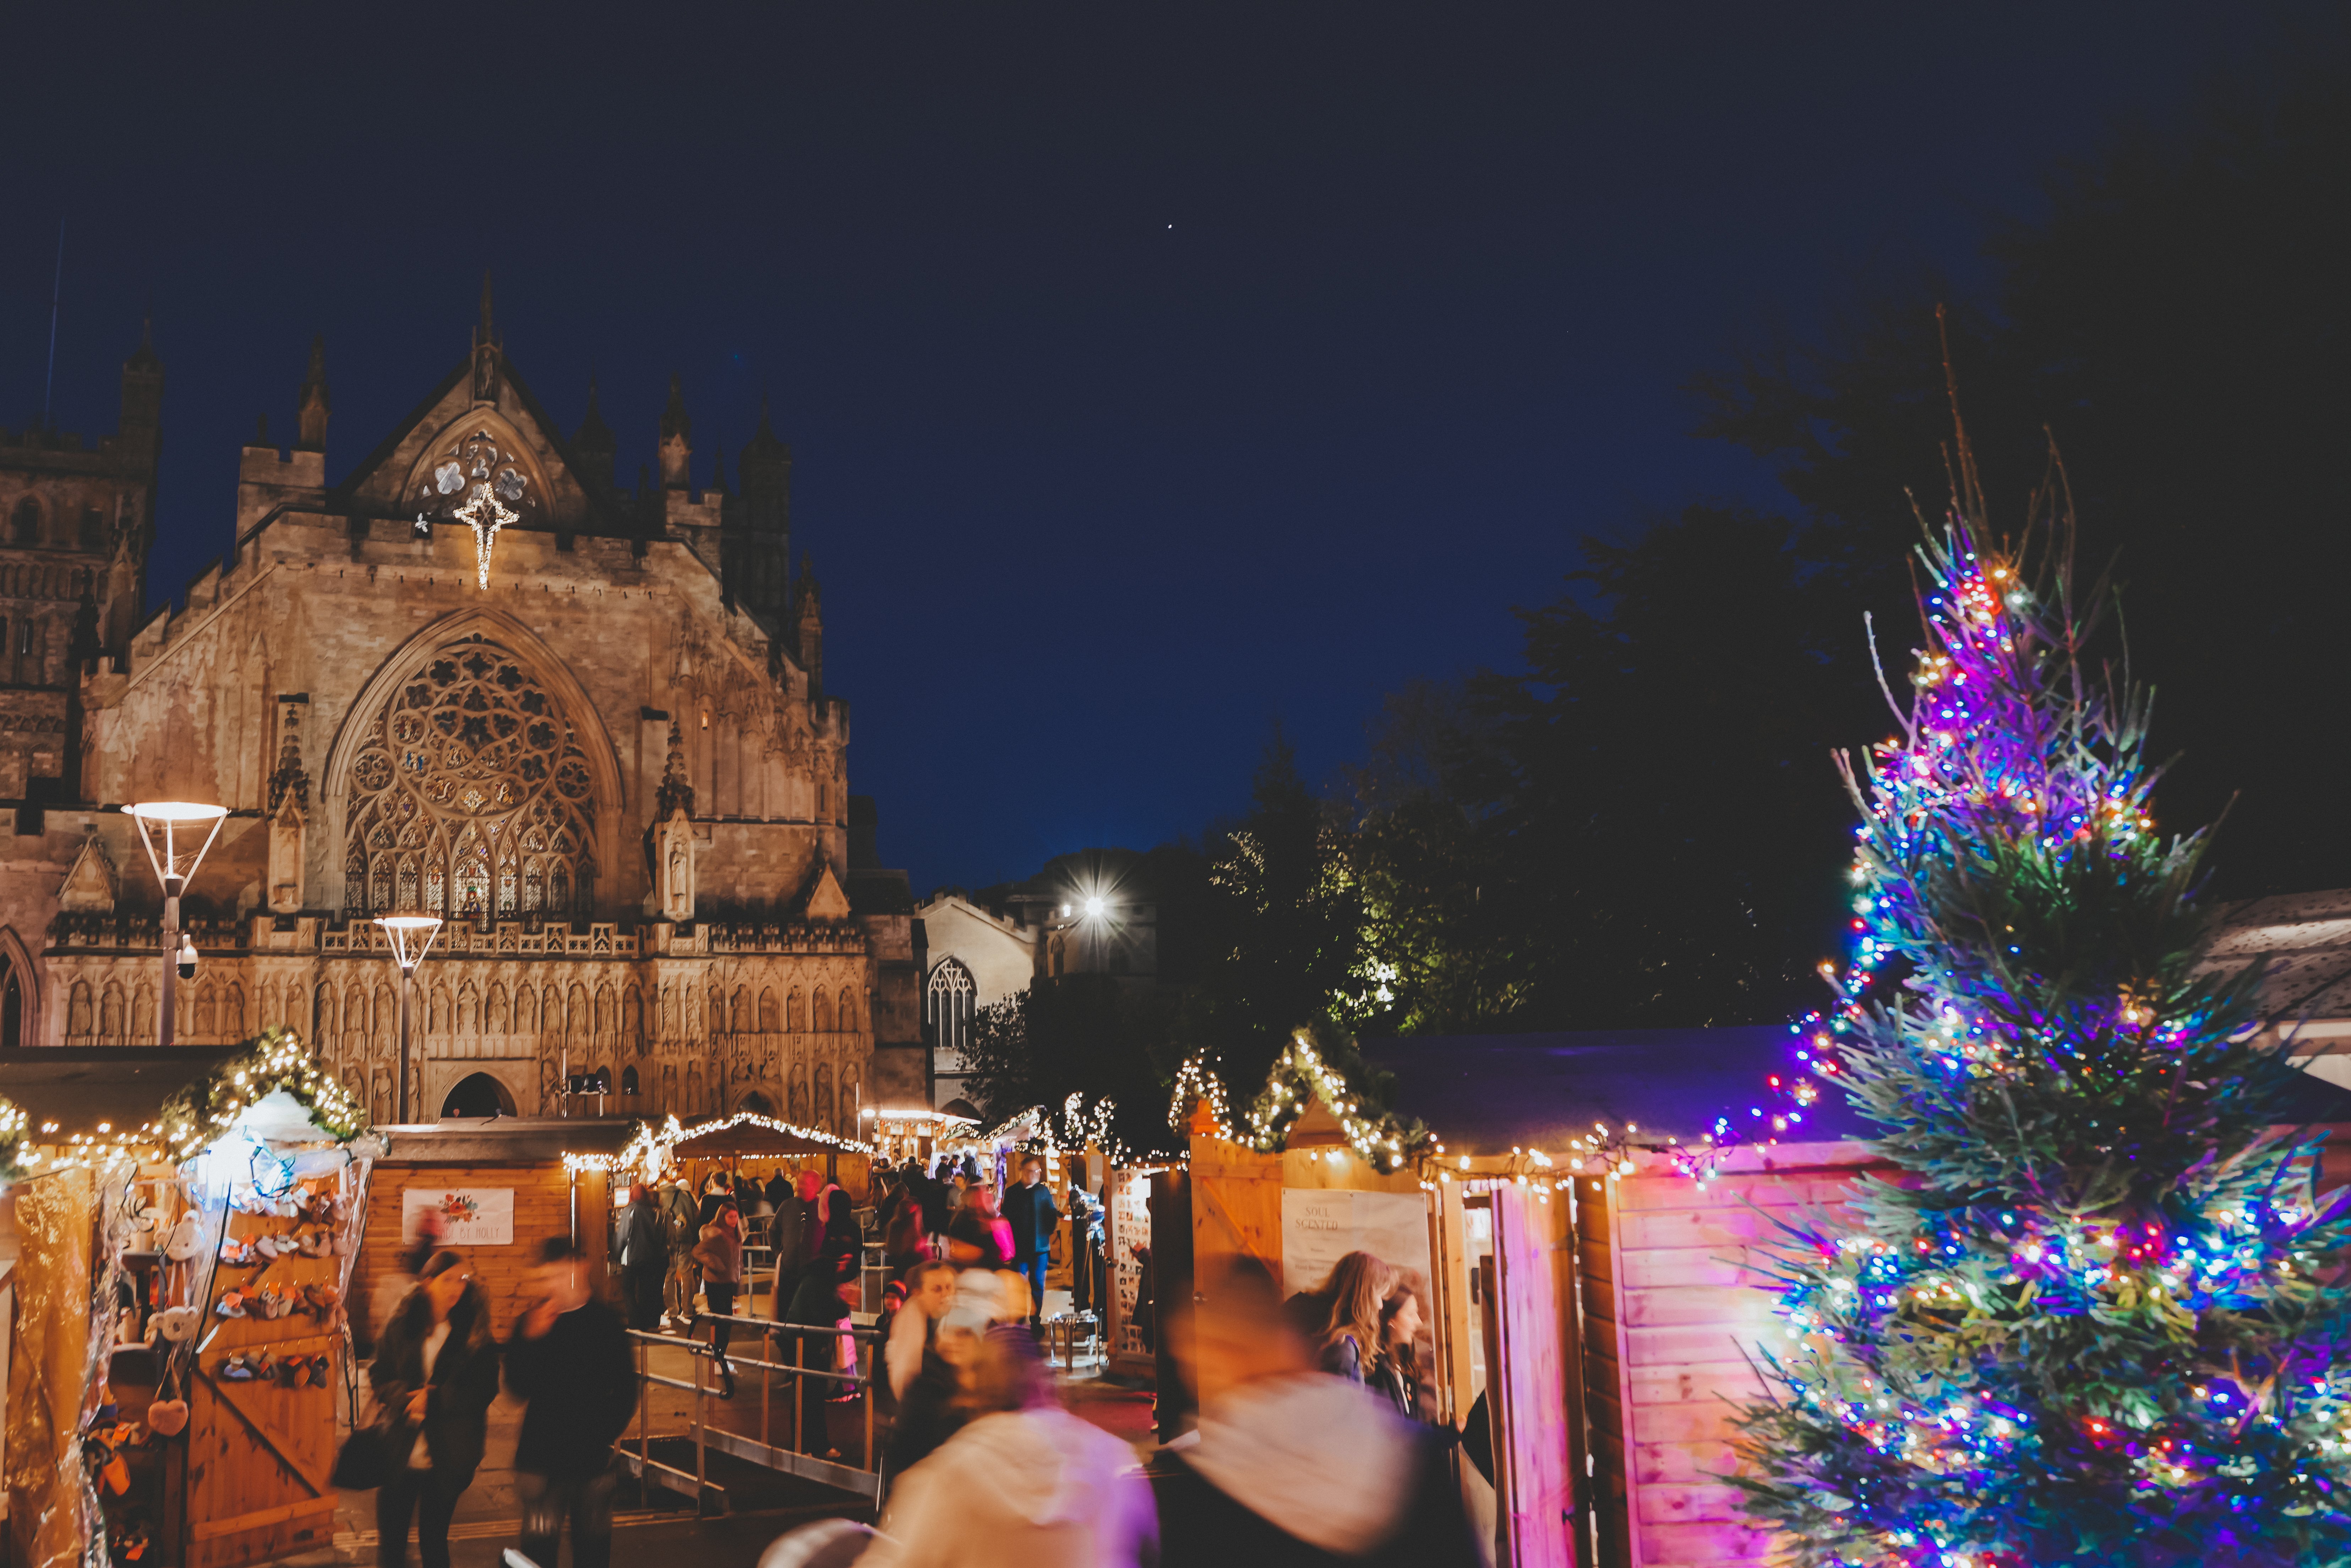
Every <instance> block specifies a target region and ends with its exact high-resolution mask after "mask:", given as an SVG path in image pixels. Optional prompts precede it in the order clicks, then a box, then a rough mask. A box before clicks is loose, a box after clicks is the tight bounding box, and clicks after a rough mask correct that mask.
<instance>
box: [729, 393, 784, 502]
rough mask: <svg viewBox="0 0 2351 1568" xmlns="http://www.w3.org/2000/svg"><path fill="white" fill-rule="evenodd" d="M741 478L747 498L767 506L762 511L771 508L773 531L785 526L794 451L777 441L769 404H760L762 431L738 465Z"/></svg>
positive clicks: (759, 430) (760, 425)
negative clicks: (769, 413) (784, 517)
mask: <svg viewBox="0 0 2351 1568" xmlns="http://www.w3.org/2000/svg"><path fill="white" fill-rule="evenodd" d="M736 467H737V470H738V471H739V473H740V474H741V476H742V480H743V495H744V498H745V499H747V500H750V501H756V502H763V503H767V504H768V507H762V508H761V509H762V510H768V508H770V507H771V508H772V511H773V516H774V518H775V520H774V523H773V524H772V526H773V527H777V528H781V527H782V526H783V505H784V497H785V496H786V494H787V493H788V492H789V489H790V486H791V476H792V449H791V448H790V447H789V446H787V445H785V444H783V443H782V442H780V441H778V440H777V439H776V427H775V425H774V423H772V422H771V420H770V419H769V417H768V400H767V399H766V398H764V397H763V398H761V399H760V400H759V428H758V429H757V430H755V431H753V432H752V433H751V439H750V441H749V442H748V443H747V444H746V445H745V446H744V448H743V455H742V457H741V458H740V459H739V460H737V463H736Z"/></svg>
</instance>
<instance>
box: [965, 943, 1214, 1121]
mask: <svg viewBox="0 0 2351 1568" xmlns="http://www.w3.org/2000/svg"><path fill="white" fill-rule="evenodd" d="M1175 1005H1176V1002H1175V1000H1174V999H1172V998H1163V997H1160V996H1156V995H1155V994H1153V993H1151V992H1148V991H1139V990H1137V989H1135V988H1130V987H1126V986H1123V985H1121V984H1120V983H1119V981H1118V980H1117V979H1116V978H1115V977H1113V976H1109V975H1092V974H1086V975H1065V976H1063V977H1061V978H1059V979H1046V980H1040V981H1038V982H1037V983H1036V984H1035V985H1033V986H1031V987H1030V988H1029V989H1027V990H1025V991H1021V992H1019V993H1018V994H1017V995H1015V996H1012V997H1008V998H1006V999H1005V1000H1003V1001H1000V1002H996V1003H992V1004H990V1005H989V1006H987V1007H984V1008H982V1009H979V1010H978V1012H977V1014H975V1015H974V1017H973V1019H972V1030H971V1043H970V1045H969V1047H968V1048H967V1051H966V1052H965V1060H966V1061H967V1064H968V1069H969V1071H970V1073H971V1078H970V1080H969V1089H970V1092H971V1093H972V1094H973V1096H974V1097H975V1098H976V1099H977V1102H978V1103H979V1104H980V1105H981V1107H982V1108H983V1109H985V1111H986V1112H987V1115H988V1116H989V1117H990V1118H991V1119H997V1120H1000V1119H1002V1118H1004V1117H1007V1116H1010V1115H1012V1114H1014V1113H1017V1112H1019V1111H1021V1110H1023V1109H1025V1108H1027V1107H1029V1106H1030V1105H1042V1106H1045V1107H1046V1108H1047V1109H1049V1110H1058V1109H1059V1108H1060V1107H1061V1103H1062V1102H1063V1101H1064V1100H1066V1099H1067V1098H1068V1097H1069V1096H1070V1095H1071V1094H1081V1095H1083V1096H1084V1097H1085V1099H1086V1101H1087V1103H1095V1102H1098V1101H1101V1100H1105V1099H1107V1100H1111V1101H1113V1102H1115V1103H1116V1105H1117V1113H1116V1119H1115V1120H1114V1122H1113V1127H1114V1128H1115V1129H1116V1130H1117V1132H1118V1133H1119V1134H1120V1135H1121V1136H1122V1137H1123V1138H1125V1139H1126V1141H1127V1143H1128V1144H1129V1145H1132V1146H1134V1147H1135V1148H1138V1149H1148V1148H1155V1147H1158V1146H1160V1145H1163V1144H1165V1142H1166V1139H1167V1127H1166V1104H1167V1089H1166V1085H1167V1084H1168V1083H1169V1082H1172V1081H1173V1079H1174V1077H1175V1067H1176V1065H1177V1063H1176V1062H1175V1061H1165V1060H1164V1058H1165V1050H1166V1045H1167V1042H1168V1040H1170V1038H1171V1030H1170V1028H1169V1023H1168V1016H1167V1015H1168V1014H1169V1013H1170V1012H1171V1011H1172V1010H1173V1009H1174V1008H1175Z"/></svg>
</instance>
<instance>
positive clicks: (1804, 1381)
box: [1741, 447, 2351, 1568]
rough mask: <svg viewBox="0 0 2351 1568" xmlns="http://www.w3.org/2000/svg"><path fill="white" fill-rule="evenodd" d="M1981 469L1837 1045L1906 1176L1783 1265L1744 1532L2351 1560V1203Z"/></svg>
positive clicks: (1948, 1556) (2121, 711)
mask: <svg viewBox="0 0 2351 1568" xmlns="http://www.w3.org/2000/svg"><path fill="white" fill-rule="evenodd" d="M1958 456H1959V465H1960V466H1959V479H1960V484H1961V486H1962V487H1963V493H1964V495H1965V497H1966V505H1965V507H1964V511H1963V512H1962V511H1961V509H1960V508H1959V507H1958V506H1957V505H1956V504H1955V507H1954V516H1953V518H1952V521H1951V523H1950V526H1949V528H1948V530H1947V531H1945V532H1944V533H1942V534H1941V535H1940V536H1939V537H1938V538H1937V539H1936V540H1935V541H1934V542H1933V543H1932V544H1931V545H1930V546H1929V547H1928V548H1927V549H1922V551H1921V552H1920V553H1921V559H1922V560H1923V561H1924V564H1925V567H1926V572H1925V576H1926V579H1927V581H1926V587H1927V591H1928V594H1927V598H1926V608H1927V612H1928V624H1927V637H1926V646H1925V650H1924V652H1923V653H1921V654H1920V656H1919V658H1918V660H1917V668H1916V672H1915V674H1913V675H1912V682H1913V695H1912V696H1911V698H1910V700H1909V702H1908V705H1907V708H1906V709H1903V710H1900V713H1899V716H1900V726H1899V733H1898V735H1897V736H1896V738H1895V739H1893V740H1890V741H1887V742H1886V743H1884V744H1882V745H1880V746H1877V747H1874V748H1872V749H1871V751H1870V752H1869V753H1868V754H1867V757H1866V760H1865V764H1864V767H1863V769H1862V772H1861V774H1860V776H1859V777H1858V778H1857V779H1855V786H1856V787H1855V802H1856V803H1857V804H1858V805H1859V806H1860V807H1861V810H1862V822H1861V828H1860V837H1859V841H1858V846H1857V850H1856V858H1855V862H1854V868H1853V875H1854V895H1853V909H1854V912H1855V922H1854V924H1855V926H1856V927H1858V928H1859V929H1860V933H1861V934H1860V936H1858V937H1857V939H1856V956H1855V962H1854V964H1853V966H1852V967H1851V968H1850V969H1849V970H1848V971H1847V972H1846V973H1845V975H1844V977H1843V978H1842V980H1841V982H1840V987H1841V989H1840V998H1841V999H1840V1005H1839V1007H1838V1008H1837V1009H1836V1010H1835V1011H1834V1013H1832V1014H1831V1015H1830V1017H1829V1019H1828V1020H1827V1022H1826V1023H1825V1025H1824V1026H1823V1028H1822V1030H1821V1031H1820V1033H1819V1034H1818V1036H1817V1045H1816V1051H1817V1060H1818V1061H1819V1062H1820V1063H1821V1065H1820V1066H1819V1067H1817V1068H1816V1069H1815V1077H1816V1079H1817V1080H1818V1081H1819V1082H1818V1083H1816V1084H1815V1085H1814V1087H1815V1088H1819V1087H1821V1086H1822V1085H1835V1084H1846V1085H1848V1086H1849V1087H1850V1090H1851V1092H1852V1094H1853V1098H1854V1100H1855V1103H1856V1105H1857V1106H1858V1107H1859V1108H1860V1109H1861V1110H1862V1111H1863V1112H1864V1113H1865V1114H1866V1115H1867V1116H1868V1117H1869V1118H1870V1119H1871V1120H1872V1121H1873V1122H1875V1123H1876V1124H1877V1126H1878V1128H1879V1129H1880V1131H1879V1132H1878V1134H1877V1136H1876V1140H1875V1145H1874V1146H1875V1147H1876V1151H1877V1152H1878V1153H1880V1154H1881V1155H1884V1156H1886V1158H1887V1159H1889V1160H1891V1161H1893V1162H1894V1163H1895V1164H1896V1166H1899V1167H1901V1170H1902V1173H1903V1179H1900V1180H1889V1181H1871V1182H1867V1183H1865V1184H1864V1186H1863V1188H1862V1191H1861V1194H1860V1196H1859V1198H1858V1200H1857V1202H1856V1204H1855V1209H1856V1211H1857V1215H1858V1218H1857V1222H1856V1223H1855V1224H1854V1225H1853V1226H1852V1227H1851V1228H1841V1227H1839V1226H1837V1225H1836V1224H1834V1223H1833V1222H1831V1221H1828V1220H1826V1219H1823V1221H1821V1222H1820V1224H1819V1225H1818V1228H1815V1229H1812V1230H1810V1231H1807V1232H1803V1233H1801V1234H1800V1237H1799V1240H1798V1242H1797V1243H1796V1244H1794V1245H1792V1246H1791V1247H1790V1248H1789V1249H1787V1250H1786V1252H1785V1253H1784V1255H1783V1258H1782V1267H1783V1269H1784V1270H1785V1276H1786V1280H1787V1283H1788V1292H1787V1298H1786V1304H1785V1308H1784V1313H1785V1317H1786V1321H1787V1324H1788V1332H1789V1334H1790V1336H1791V1339H1792V1342H1793V1343H1792V1346H1791V1348H1790V1349H1789V1350H1787V1352H1786V1353H1785V1354H1783V1355H1782V1357H1781V1358H1780V1359H1778V1360H1777V1361H1775V1362H1774V1363H1773V1364H1772V1365H1771V1371H1772V1374H1773V1375H1774V1376H1775V1378H1776V1379H1777V1382H1778V1385H1779V1387H1780V1391H1781V1394H1782V1397H1780V1398H1778V1399H1777V1400H1775V1401H1773V1402H1770V1403H1765V1404H1762V1405H1759V1406H1755V1407H1753V1408H1751V1409H1750V1411H1749V1412H1748V1413H1747V1415H1746V1416H1745V1420H1744V1424H1743V1425H1744V1437H1745V1442H1746V1446H1747V1449H1748V1453H1749V1457H1750V1458H1752V1459H1753V1460H1754V1461H1755V1465H1756V1468H1757V1470H1758V1472H1759V1473H1757V1474H1755V1475H1753V1476H1750V1478H1748V1479H1745V1480H1743V1481H1741V1484H1742V1485H1743V1486H1745V1487H1747V1488H1748V1490H1749V1492H1750V1504H1749V1506H1750V1511H1752V1512H1753V1513H1754V1514H1755V1515H1757V1516H1758V1517H1759V1518H1760V1519H1761V1521H1765V1522H1767V1523H1770V1524H1771V1525H1773V1526H1774V1527H1776V1528H1778V1529H1779V1530H1781V1531H1785V1532H1786V1534H1787V1535H1788V1536H1789V1537H1790V1538H1791V1539H1792V1542H1794V1548H1793V1550H1792V1552H1791V1553H1789V1556H1790V1560H1791V1561H1792V1562H1794V1563H1799V1564H1803V1565H1806V1568H1814V1565H1819V1568H1826V1565H1832V1564H1834V1565H1844V1564H1858V1563H1870V1564H1916V1565H1919V1568H1926V1565H1928V1564H1932V1565H1935V1568H1946V1565H1953V1564H1961V1563H1964V1564H1968V1565H1970V1568H2026V1565H2032V1568H2092V1565H2094V1564H2095V1565H2097V1568H2134V1565H2139V1564H2147V1565H2156V1564H2165V1565H2168V1564H2187V1563H2203V1564H2222V1563H2230V1564H2240V1563H2241V1564H2252V1563H2262V1564H2278V1565H2281V1568H2283V1565H2284V1564H2288V1563H2344V1562H2346V1561H2351V1511H2346V1508H2345V1505H2344V1501H2343V1499H2344V1497H2345V1490H2344V1489H2345V1488H2346V1485H2351V1441H2346V1421H2351V1288H2346V1283H2345V1278H2344V1274H2343V1270H2344V1266H2345V1264H2346V1262H2351V1206H2346V1205H2344V1204H2342V1203H2334V1204H2330V1205H2321V1204H2320V1203H2319V1201H2318V1200H2317V1198H2316V1195H2315V1191H2314V1177H2315V1176H2316V1170H2315V1166H2316V1160H2315V1158H2314V1150H2313V1148H2312V1146H2311V1145H2306V1144H2304V1143H2301V1142H2298V1141H2297V1140H2295V1139H2294V1138H2291V1137H2281V1136H2278V1135H2275V1134H2273V1132H2272V1131H2271V1129H2272V1127H2273V1124H2275V1123H2277V1122H2278V1121H2280V1120H2281V1119H2282V1117H2283V1106H2284V1103H2285V1102H2286V1099H2287V1097H2288V1095H2290V1094H2291V1093H2292V1092H2293V1086H2294V1084H2295V1083H2297V1082H2300V1081H2301V1079H2300V1074H2299V1073H2298V1072H2297V1071H2295V1070H2294V1068H2293V1067H2292V1066H2291V1065H2290V1064H2289V1062H2288V1061H2286V1059H2285V1057H2284V1054H2283V1051H2281V1050H2280V1049H2278V1048H2277V1047H2275V1046H2273V1045H2262V1044H2258V1043H2256V1035H2255V1031H2254V1030H2252V1029H2251V1028H2249V1027H2248V1026H2249V1025H2250V1024H2251V1022H2252V1019H2253V1011H2254V998H2253V995H2252V988H2253V985H2254V982H2255V979H2256V978H2257V977H2256V976H2254V975H2252V974H2251V973H2248V974H2245V975H2241V976H2239V977H2234V978H2229V979H2220V978H2215V977H2211V976H2210V975H2208V974H2205V973H2202V972H2200V971H2199V966H2198V956H2199V949H2200V938H2201V936H2202V935H2203V933H2204V930H2205V921H2206V918H2207V917H2206V915H2205V912H2204V910H2203V909H2202V908H2201V907H2199V904H2198V902H2197V899H2196V892H2197V887H2198V883H2199V879H2200V877H2201V874H2202V862H2203V858H2204V853H2205V848H2206V843H2205V839H2204V836H2203V835H2202V834H2200V833H2196V834H2189V835H2187V836H2184V837H2174V838H2168V839H2167V838H2164V837H2163V836H2161V835H2160V834H2158V832H2157V831H2156V830H2155V827H2154V823H2153V820H2152V818H2151V816H2150V815H2149V808H2150V803H2151V802H2150V797H2151V791H2152V789H2153V785H2154V781H2155V776H2156V770H2155V769H2153V768H2149V767H2148V766H2147V760H2146V756H2145V747H2146V739H2147V717H2148V704H2147V698H2146V696H2145V695H2143V694H2142V693H2140V692H2138V691H2136V690H2133V689H2132V688H2131V687H2129V685H2127V683H2126V682H2110V681H2109V679H2108V676H2107V674H2106V673H2105V672H2103V671H2102V670H2100V669H2099V668H2098V667H2096V666H2095V665H2094V664H2091V663H2090V662H2089V657H2088V654H2087V653H2086V649H2085V643H2086V641H2087V638H2088V636H2089V634H2090V632H2091V629H2092V622H2094V620H2095V615H2093V614H2084V613H2080V612H2078V608H2077V603H2076V601H2075V600H2074V597H2073V594H2072V580H2071V566H2070V562H2071V557H2072V546H2073V542H2074V540H2073V533H2072V530H2071V528H2070V527H2069V526H2060V527H2059V528H2057V529H2056V530H2055V531H2054V532H2053V533H2051V532H2047V531H2039V532H2032V533H2028V535H2027V536H2026V538H2025V540H2024V541H2023V542H2022V544H2021V545H2018V546H2016V547H2013V548H2002V547H2001V546H1999V545H1998V544H1996V543H1995V541H1994V539H1993V538H1992V535H1991V531H1990V529H1989V528H1987V526H1986V524H1985V519H1984V517H1983V509H1982V506H1981V501H1980V489H1979V488H1977V487H1976V486H1975V484H1974V478H1973V475H1972V472H1971V469H1970V465H1969V464H1968V462H1967V456H1966V453H1965V451H1964V447H1962V448H1961V450H1960V451H1959V454H1958ZM2089 602H2090V603H2091V604H2095V602H2096V596H2095V595H2092V596H2090V599H2089ZM1827 1092H1836V1091H1835V1089H1834V1088H1833V1087H1831V1088H1828V1089H1827Z"/></svg>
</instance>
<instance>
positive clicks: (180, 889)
mask: <svg viewBox="0 0 2351 1568" xmlns="http://www.w3.org/2000/svg"><path fill="white" fill-rule="evenodd" d="M227 815H228V808H227V807H226V806H206V805H202V804H200V803H198V802H196V801H193V800H145V801H141V803H140V804H138V805H136V806H133V807H131V821H135V822H137V823H138V824H139V841H140V842H141V843H143V844H145V845H146V846H147V863H148V865H150V866H151V867H152V868H153V869H154V872H155V880H156V881H157V882H158V883H162V888H163V1006H162V1012H161V1013H160V1014H159V1015H158V1017H157V1019H156V1032H157V1043H159V1044H162V1045H170V1044H171V1043H172V1036H173V1035H174V1034H175V1033H177V1032H178V1030H177V1025H178V1023H179V986H178V984H177V981H178V979H179V977H181V976H183V975H184V976H187V977H190V978H193V977H194V976H195V972H196V945H195V943H194V942H193V941H192V940H190V939H189V937H188V936H187V934H186V933H185V932H183V931H182V930H181V929H180V895H181V894H183V893H185V892H187V890H188V883H190V882H192V881H193V880H194V878H195V874H196V868H197V867H198V866H200V865H202V864H204V855H205V853H206V852H208V851H210V850H211V848H212V847H213V841H214V839H216V838H218V837H219V836H220V825H221V820H222V819H223V818H224V817H226V816H227ZM198 828H202V829H204V841H203V842H202V843H195V838H196V830H197V829H198ZM159 838H160V839H161V840H162V846H161V847H160V848H158V846H157V843H156V841H157V840H158V839H159ZM192 843H194V844H195V847H194V848H193V849H190V848H189V847H188V846H189V845H190V844H192ZM174 937H177V938H178V940H177V941H174V940H173V938H174Z"/></svg>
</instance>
